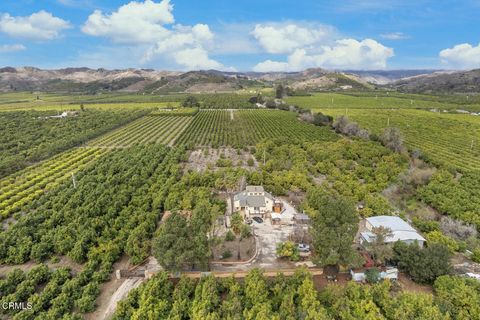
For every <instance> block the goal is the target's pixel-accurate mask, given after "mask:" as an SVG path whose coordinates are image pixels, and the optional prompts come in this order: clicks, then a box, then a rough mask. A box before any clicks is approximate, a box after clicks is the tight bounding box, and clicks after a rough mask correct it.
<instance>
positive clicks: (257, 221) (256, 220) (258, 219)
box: [252, 217, 263, 223]
mask: <svg viewBox="0 0 480 320" xmlns="http://www.w3.org/2000/svg"><path fill="white" fill-rule="evenodd" d="M252 219H253V220H254V221H255V222H256V223H262V222H263V219H262V218H260V217H253V218H252Z"/></svg>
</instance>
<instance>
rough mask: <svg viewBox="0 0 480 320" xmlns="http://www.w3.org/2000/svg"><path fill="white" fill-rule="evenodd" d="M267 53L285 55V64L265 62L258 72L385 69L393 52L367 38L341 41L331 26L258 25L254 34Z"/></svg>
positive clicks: (257, 68)
mask: <svg viewBox="0 0 480 320" xmlns="http://www.w3.org/2000/svg"><path fill="white" fill-rule="evenodd" d="M251 34H252V36H253V37H254V38H255V39H256V40H257V41H258V44H259V45H260V47H261V48H263V50H264V52H266V53H270V54H276V55H278V54H284V55H286V60H285V61H276V60H272V59H268V60H265V61H263V62H261V63H258V64H257V65H255V66H254V68H253V69H254V70H255V71H259V72H267V71H298V70H302V69H305V68H311V67H322V68H332V69H384V68H386V66H387V60H388V59H389V58H390V57H392V56H393V49H391V48H388V47H385V46H384V45H382V44H381V43H379V42H377V41H375V40H372V39H364V40H361V41H358V40H355V39H349V38H344V39H342V38H341V37H340V35H339V32H338V31H337V30H336V29H335V28H334V27H332V26H328V25H319V24H306V23H301V24H297V23H294V22H289V23H284V24H281V23H271V24H267V25H260V24H258V25H256V26H255V28H254V30H253V31H252V32H251Z"/></svg>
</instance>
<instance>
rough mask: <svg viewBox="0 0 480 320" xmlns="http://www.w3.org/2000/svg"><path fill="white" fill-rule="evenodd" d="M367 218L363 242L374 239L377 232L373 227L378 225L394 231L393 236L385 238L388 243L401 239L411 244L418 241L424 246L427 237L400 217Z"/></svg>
mask: <svg viewBox="0 0 480 320" xmlns="http://www.w3.org/2000/svg"><path fill="white" fill-rule="evenodd" d="M365 220H366V222H365V227H366V229H367V231H365V232H361V233H360V237H361V242H362V243H365V242H367V243H369V242H372V241H374V240H375V234H374V233H373V229H374V228H378V227H384V228H386V229H390V230H391V231H392V236H390V237H387V238H386V239H385V242H386V243H394V242H397V241H401V242H405V243H407V244H411V243H414V242H415V241H416V242H417V243H418V245H419V246H420V247H423V245H424V243H425V241H426V240H425V238H424V237H422V236H421V235H420V234H419V233H418V232H417V230H415V229H414V228H413V227H412V226H411V225H409V224H408V223H407V222H406V221H404V220H402V219H401V218H399V217H396V216H376V217H370V218H366V219H365Z"/></svg>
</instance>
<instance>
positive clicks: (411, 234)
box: [361, 231, 426, 243]
mask: <svg viewBox="0 0 480 320" xmlns="http://www.w3.org/2000/svg"><path fill="white" fill-rule="evenodd" d="M361 235H362V238H363V239H365V240H366V241H367V242H372V241H373V240H374V239H375V235H374V234H373V233H371V232H370V231H367V232H362V233H361ZM408 240H411V241H413V240H417V241H426V240H425V238H424V237H422V236H421V235H420V234H418V232H416V231H393V232H392V236H391V237H387V238H386V239H385V242H387V243H390V242H397V241H408Z"/></svg>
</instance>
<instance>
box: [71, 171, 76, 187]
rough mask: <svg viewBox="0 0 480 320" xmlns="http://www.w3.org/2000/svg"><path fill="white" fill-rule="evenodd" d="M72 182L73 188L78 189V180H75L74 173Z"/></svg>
mask: <svg viewBox="0 0 480 320" xmlns="http://www.w3.org/2000/svg"><path fill="white" fill-rule="evenodd" d="M72 182H73V188H74V189H77V180H76V179H75V175H74V174H73V172H72Z"/></svg>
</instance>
